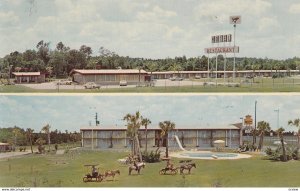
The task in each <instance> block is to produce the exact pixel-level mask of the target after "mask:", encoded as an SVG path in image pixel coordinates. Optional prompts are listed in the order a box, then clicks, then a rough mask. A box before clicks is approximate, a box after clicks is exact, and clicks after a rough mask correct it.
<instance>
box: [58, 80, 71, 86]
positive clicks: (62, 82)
mask: <svg viewBox="0 0 300 191" xmlns="http://www.w3.org/2000/svg"><path fill="white" fill-rule="evenodd" d="M72 83H73V82H72V80H59V81H58V82H57V83H56V84H57V85H72Z"/></svg>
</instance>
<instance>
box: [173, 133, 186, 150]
mask: <svg viewBox="0 0 300 191" xmlns="http://www.w3.org/2000/svg"><path fill="white" fill-rule="evenodd" d="M174 137H175V139H176V142H177V144H178V146H179V148H180V149H181V150H183V151H186V150H185V149H184V148H183V147H182V145H181V142H180V141H179V138H178V136H177V135H174Z"/></svg>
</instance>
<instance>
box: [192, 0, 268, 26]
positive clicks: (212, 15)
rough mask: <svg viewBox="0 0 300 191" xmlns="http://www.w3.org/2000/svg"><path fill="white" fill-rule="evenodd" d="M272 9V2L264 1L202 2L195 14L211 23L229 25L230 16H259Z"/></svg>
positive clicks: (225, 0)
mask: <svg viewBox="0 0 300 191" xmlns="http://www.w3.org/2000/svg"><path fill="white" fill-rule="evenodd" d="M271 7H272V4H271V3H270V2H268V1H263V0H256V1H253V0H243V1H240V0H230V1H228V0H219V1H201V3H199V5H198V6H196V7H195V8H194V14H195V15H196V17H198V18H200V19H201V18H202V19H208V21H210V22H211V21H217V22H220V23H229V16H230V15H241V14H242V15H254V16H259V15H261V14H263V13H265V12H266V11H267V10H268V9H269V8H271ZM242 19H243V18H242Z"/></svg>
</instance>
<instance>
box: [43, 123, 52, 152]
mask: <svg viewBox="0 0 300 191" xmlns="http://www.w3.org/2000/svg"><path fill="white" fill-rule="evenodd" d="M50 128H51V126H50V125H49V124H47V125H45V126H44V127H43V128H42V131H44V132H45V133H46V134H47V136H48V147H49V151H50Z"/></svg>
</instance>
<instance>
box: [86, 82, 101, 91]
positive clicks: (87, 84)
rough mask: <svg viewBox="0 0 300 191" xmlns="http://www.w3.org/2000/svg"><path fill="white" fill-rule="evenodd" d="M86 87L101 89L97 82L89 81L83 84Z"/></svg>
mask: <svg viewBox="0 0 300 191" xmlns="http://www.w3.org/2000/svg"><path fill="white" fill-rule="evenodd" d="M83 87H84V88H85V89H100V85H98V84H96V83H95V82H87V83H85V84H84V85H83Z"/></svg>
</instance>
